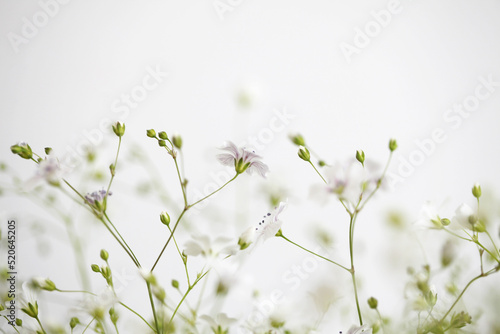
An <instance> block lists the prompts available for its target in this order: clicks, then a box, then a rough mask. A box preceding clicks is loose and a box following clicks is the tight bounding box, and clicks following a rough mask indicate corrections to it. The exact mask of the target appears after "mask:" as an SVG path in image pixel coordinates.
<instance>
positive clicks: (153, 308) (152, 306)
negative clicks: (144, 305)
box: [146, 281, 162, 334]
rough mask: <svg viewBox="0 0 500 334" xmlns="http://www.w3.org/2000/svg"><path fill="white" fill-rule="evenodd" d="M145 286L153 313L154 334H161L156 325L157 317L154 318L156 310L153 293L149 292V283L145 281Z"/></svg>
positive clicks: (157, 324) (158, 325)
mask: <svg viewBox="0 0 500 334" xmlns="http://www.w3.org/2000/svg"><path fill="white" fill-rule="evenodd" d="M146 285H147V287H148V296H149V302H150V304H151V310H152V311H153V318H154V321H155V328H156V333H158V334H161V333H162V332H161V331H160V324H159V323H158V317H157V316H156V308H155V302H154V300H153V293H152V291H151V284H149V282H147V281H146ZM150 327H151V326H150Z"/></svg>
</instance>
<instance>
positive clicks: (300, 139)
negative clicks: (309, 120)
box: [290, 133, 306, 146]
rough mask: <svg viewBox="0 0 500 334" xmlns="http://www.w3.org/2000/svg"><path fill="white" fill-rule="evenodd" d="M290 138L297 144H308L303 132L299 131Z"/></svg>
mask: <svg viewBox="0 0 500 334" xmlns="http://www.w3.org/2000/svg"><path fill="white" fill-rule="evenodd" d="M290 139H291V140H292V142H293V143H294V144H295V145H297V146H305V145H306V141H305V140H304V137H302V135H301V134H298V133H297V134H296V135H291V136H290Z"/></svg>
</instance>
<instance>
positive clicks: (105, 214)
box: [103, 211, 140, 267]
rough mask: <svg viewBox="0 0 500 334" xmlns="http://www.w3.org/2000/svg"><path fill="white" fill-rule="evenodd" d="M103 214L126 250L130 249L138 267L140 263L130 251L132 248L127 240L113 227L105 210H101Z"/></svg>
mask: <svg viewBox="0 0 500 334" xmlns="http://www.w3.org/2000/svg"><path fill="white" fill-rule="evenodd" d="M103 214H104V217H105V218H106V220H107V221H108V222H109V224H110V225H111V226H112V227H113V229H114V230H115V231H116V234H117V235H118V236H119V237H120V239H121V240H122V241H123V243H124V245H125V246H126V247H127V248H128V250H129V251H130V254H131V255H132V256H133V257H134V259H135V263H136V265H137V266H138V267H139V266H140V263H139V260H137V257H136V256H135V254H134V252H133V251H132V248H130V246H129V245H128V244H127V242H126V241H125V239H124V238H123V237H122V235H121V234H120V232H119V231H118V229H117V228H116V227H115V225H114V224H113V222H112V221H111V219H109V217H108V215H107V213H106V211H105V212H103Z"/></svg>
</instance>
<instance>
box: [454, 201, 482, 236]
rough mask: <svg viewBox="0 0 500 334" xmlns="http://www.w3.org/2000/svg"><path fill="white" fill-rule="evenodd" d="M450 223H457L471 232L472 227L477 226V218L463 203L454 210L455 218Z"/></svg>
mask: <svg viewBox="0 0 500 334" xmlns="http://www.w3.org/2000/svg"><path fill="white" fill-rule="evenodd" d="M452 221H453V222H456V223H459V224H460V225H462V227H464V228H466V229H469V230H472V227H473V226H477V223H478V218H477V215H476V214H475V212H474V210H473V209H472V208H471V207H470V206H468V205H467V204H465V203H463V204H461V205H460V206H459V207H458V208H457V209H456V210H455V216H454V217H453V219H452Z"/></svg>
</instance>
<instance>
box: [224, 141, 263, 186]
mask: <svg viewBox="0 0 500 334" xmlns="http://www.w3.org/2000/svg"><path fill="white" fill-rule="evenodd" d="M222 150H224V151H227V152H229V153H223V154H219V155H217V159H218V160H219V162H220V163H221V164H223V165H225V166H234V169H235V171H236V173H238V174H241V173H243V172H245V171H246V172H247V173H248V174H252V173H253V171H254V170H255V171H257V173H259V175H260V176H262V177H264V178H265V177H266V173H267V172H268V171H269V167H267V165H266V164H264V163H263V162H262V161H260V159H262V158H261V156H259V155H257V154H255V152H250V151H248V150H247V149H245V148H238V147H237V146H236V145H234V144H233V143H232V142H230V141H228V142H227V144H226V146H224V147H223V148H222Z"/></svg>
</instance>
